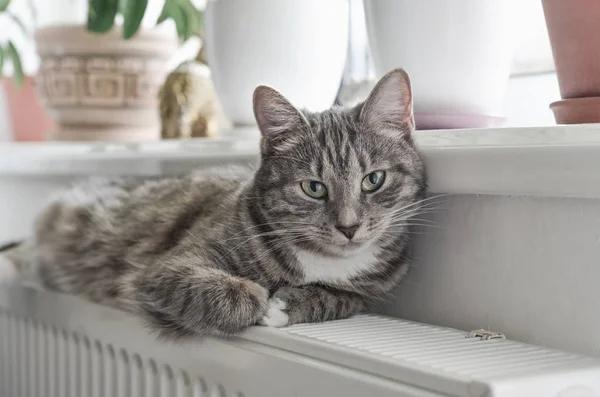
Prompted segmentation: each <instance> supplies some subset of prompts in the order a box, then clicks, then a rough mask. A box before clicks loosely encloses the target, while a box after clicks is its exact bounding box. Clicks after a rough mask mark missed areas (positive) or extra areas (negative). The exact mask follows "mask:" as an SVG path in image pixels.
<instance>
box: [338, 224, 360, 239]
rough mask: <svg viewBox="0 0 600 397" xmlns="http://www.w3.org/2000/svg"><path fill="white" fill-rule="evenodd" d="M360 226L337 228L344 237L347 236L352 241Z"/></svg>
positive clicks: (340, 226) (339, 226)
mask: <svg viewBox="0 0 600 397" xmlns="http://www.w3.org/2000/svg"><path fill="white" fill-rule="evenodd" d="M359 226H360V225H358V224H357V225H352V226H342V225H337V226H336V228H337V230H339V231H340V232H342V233H344V236H346V237H347V238H348V240H351V239H352V237H354V233H356V230H357V229H358V227H359Z"/></svg>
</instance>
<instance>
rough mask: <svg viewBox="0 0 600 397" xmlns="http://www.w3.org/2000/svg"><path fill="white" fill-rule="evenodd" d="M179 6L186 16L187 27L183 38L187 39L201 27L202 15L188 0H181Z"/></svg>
mask: <svg viewBox="0 0 600 397" xmlns="http://www.w3.org/2000/svg"><path fill="white" fill-rule="evenodd" d="M181 8H182V9H183V11H184V13H185V15H186V17H187V29H186V35H185V37H184V40H187V39H189V38H190V37H191V36H192V35H194V34H198V33H199V31H200V29H201V28H202V22H203V16H204V15H203V14H202V12H201V11H199V10H198V9H197V8H196V7H195V6H194V5H193V4H192V2H191V1H189V0H182V2H181Z"/></svg>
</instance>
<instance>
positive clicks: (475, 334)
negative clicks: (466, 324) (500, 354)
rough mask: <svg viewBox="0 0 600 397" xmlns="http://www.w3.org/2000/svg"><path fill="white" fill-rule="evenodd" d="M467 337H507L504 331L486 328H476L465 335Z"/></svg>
mask: <svg viewBox="0 0 600 397" xmlns="http://www.w3.org/2000/svg"><path fill="white" fill-rule="evenodd" d="M465 338H479V339H481V340H490V339H506V336H504V334H503V333H502V332H494V331H487V330H485V329H476V330H474V331H471V332H469V333H468V334H467V335H465Z"/></svg>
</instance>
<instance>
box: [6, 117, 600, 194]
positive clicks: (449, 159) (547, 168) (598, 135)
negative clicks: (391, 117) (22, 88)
mask: <svg viewBox="0 0 600 397" xmlns="http://www.w3.org/2000/svg"><path fill="white" fill-rule="evenodd" d="M415 136H416V141H417V143H418V145H419V147H420V148H421V151H422V153H423V155H424V157H425V159H426V162H427V164H428V169H429V174H430V183H431V191H432V192H435V193H453V194H500V195H533V196H555V197H586V198H600V173H598V172H597V169H598V168H599V167H600V125H591V124H590V125H577V126H548V127H526V128H498V129H479V130H476V129H473V130H444V131H418V132H416V133H415ZM258 147H259V146H258V133H257V132H256V131H254V130H245V131H244V130H235V131H232V132H230V133H229V136H228V137H223V138H220V139H194V140H189V141H172V142H166V141H162V142H155V143H146V144H120V143H115V144H107V143H60V142H51V143H50V142H48V143H34V144H27V143H1V144H0V176H2V175H4V176H7V175H23V176H25V175H65V176H82V175H161V174H173V173H178V172H184V171H185V170H187V169H189V168H191V167H195V166H206V165H216V164H224V163H230V162H237V163H240V162H241V163H244V162H253V161H256V160H257V158H258Z"/></svg>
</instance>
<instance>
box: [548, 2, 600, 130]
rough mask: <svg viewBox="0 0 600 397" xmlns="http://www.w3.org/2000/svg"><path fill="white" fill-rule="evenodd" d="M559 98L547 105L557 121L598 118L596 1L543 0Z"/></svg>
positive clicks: (599, 82)
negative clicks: (559, 99) (560, 98)
mask: <svg viewBox="0 0 600 397" xmlns="http://www.w3.org/2000/svg"><path fill="white" fill-rule="evenodd" d="M542 5H543V8H544V16H545V18H546V26H547V28H548V35H549V36H550V44H551V47H552V55H553V58H554V64H555V66H556V74H557V77H558V85H559V88H560V94H561V97H562V100H561V101H557V102H554V103H552V104H551V105H550V108H551V109H552V111H553V112H554V118H555V119H556V122H557V123H558V124H579V123H599V122H600V57H599V56H598V46H599V45H600V31H599V30H598V21H599V20H600V2H599V1H597V0H578V1H561V0H543V1H542Z"/></svg>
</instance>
